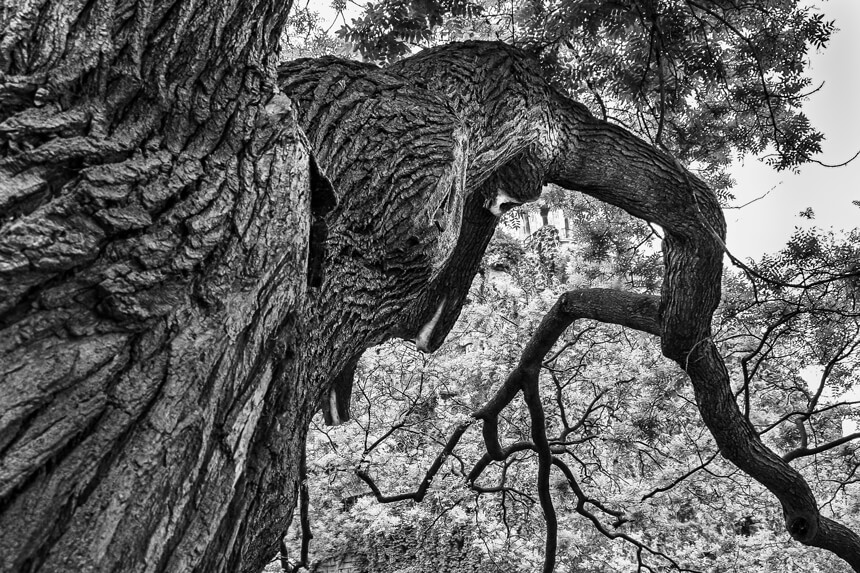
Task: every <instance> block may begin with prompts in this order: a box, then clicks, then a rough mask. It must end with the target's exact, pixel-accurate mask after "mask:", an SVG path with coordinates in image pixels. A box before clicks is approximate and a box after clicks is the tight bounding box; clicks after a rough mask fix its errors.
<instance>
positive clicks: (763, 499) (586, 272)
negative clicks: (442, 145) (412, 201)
mask: <svg viewBox="0 0 860 573" xmlns="http://www.w3.org/2000/svg"><path fill="white" fill-rule="evenodd" d="M605 215H607V216H608V215H609V214H605ZM615 216H616V217H617V218H618V219H621V218H622V217H623V216H622V215H620V214H617V213H616V214H615ZM628 222H630V221H628ZM616 223H617V224H618V223H622V221H620V220H616ZM646 229H647V227H646ZM641 232H642V233H645V230H642V231H641ZM542 236H546V237H553V236H555V233H554V230H553V229H546V228H544V229H543V230H542V232H541V233H540V234H539V235H538V238H540V237H542ZM585 236H587V233H586V234H585V235H583V237H585ZM814 237H816V240H817V241H820V244H821V246H822V247H823V248H821V249H819V250H817V251H815V252H816V253H818V255H809V254H807V256H804V257H798V256H796V255H797V251H796V248H795V246H794V245H795V243H802V242H804V241H806V242H809V241H811V240H812V239H811V238H810V237H809V235H804V234H800V233H799V234H798V235H797V236H796V237H795V239H794V240H793V241H792V243H790V244H789V245H788V246H787V247H786V249H785V250H783V251H782V252H781V253H778V254H776V255H773V256H771V257H766V258H765V259H764V260H763V261H762V262H760V263H759V264H757V265H756V269H757V271H756V272H758V273H759V274H761V276H764V274H762V273H765V272H767V273H770V275H773V276H777V275H778V276H780V277H782V278H785V279H787V278H791V279H792V280H800V279H799V277H801V276H802V277H805V278H806V279H810V278H813V280H814V277H813V275H812V274H811V271H810V268H811V267H812V266H813V259H815V257H816V256H817V257H826V258H825V259H821V258H819V259H815V260H816V261H817V263H815V264H816V265H817V267H816V268H818V269H819V272H823V270H824V269H825V268H826V269H829V271H830V273H831V274H829V275H828V276H829V277H830V278H831V279H832V280H830V281H828V282H826V283H819V284H817V285H815V284H811V283H808V284H806V286H805V288H794V287H784V286H779V285H778V284H776V283H774V282H773V281H772V279H769V278H764V279H762V278H755V277H754V278H753V279H752V280H750V279H749V278H747V277H745V276H744V275H743V274H737V273H735V274H731V275H729V276H728V277H727V278H726V281H725V285H724V291H725V297H724V302H723V305H722V307H721V309H720V312H719V313H718V315H717V317H716V318H717V328H718V330H717V334H716V336H717V338H718V341H719V344H720V347H721V349H722V350H723V352H724V353H725V355H726V356H727V360H728V366H729V367H730V369H731V370H732V377H733V380H734V382H735V389H736V392H737V396H738V400H739V403H742V404H746V406H745V411H746V412H747V415H748V416H749V417H750V418H751V419H752V420H753V422H754V424H755V426H756V428H757V430H758V431H760V432H761V433H762V435H763V436H764V438H765V440H766V441H767V442H768V443H769V445H770V446H771V447H773V448H774V449H775V450H776V451H778V452H780V453H781V454H783V455H786V456H795V457H794V460H795V461H794V464H795V466H796V467H798V468H799V469H801V471H802V472H803V473H804V475H805V477H806V478H807V479H808V480H809V482H810V483H811V484H812V485H813V487H814V488H815V490H816V493H817V494H818V495H819V496H820V499H822V501H823V503H824V504H825V508H824V511H825V513H826V514H827V515H830V516H833V517H837V518H839V519H841V520H844V521H846V522H847V523H848V524H849V525H855V526H856V525H858V524H857V523H856V517H854V516H856V515H857V509H858V507H860V489H858V482H860V477H858V474H857V471H858V468H860V452H858V447H857V444H856V438H857V437H858V436H857V435H855V434H853V433H852V430H850V422H851V421H852V420H857V419H858V413H860V409H858V403H860V396H857V394H856V392H857V390H856V387H857V384H858V382H860V377H858V374H860V364H858V353H857V347H858V345H860V307H858V305H857V300H856V299H857V295H858V289H857V286H856V285H855V284H854V280H855V278H854V277H851V276H845V275H844V274H838V278H834V277H837V273H840V272H841V269H840V267H839V261H842V262H843V263H847V262H848V261H849V260H851V259H852V255H851V253H856V249H857V248H858V244H860V241H858V236H857V235H856V233H853V234H849V235H848V236H847V237H843V238H841V239H837V238H834V237H830V236H826V235H821V234H817V233H816V234H814ZM634 241H638V238H637V233H631V234H630V243H628V244H626V245H616V246H615V247H614V248H613V249H607V250H606V251H604V252H603V255H602V257H603V258H602V260H603V263H604V265H603V268H604V269H608V268H621V267H618V266H614V263H618V262H619V256H618V254H619V253H621V254H623V253H626V252H628V249H630V248H631V247H632V246H635V242H634ZM546 243H547V241H542V240H534V239H533V240H531V241H527V242H526V243H525V244H522V243H519V242H518V241H517V240H515V239H513V238H511V237H510V236H508V235H504V234H503V235H501V236H500V237H497V238H496V239H495V240H494V243H493V244H492V246H491V248H490V250H489V251H488V254H487V257H486V259H485V260H486V263H487V264H486V266H485V268H484V272H483V274H482V275H481V276H479V277H478V278H477V279H476V281H475V284H474V285H473V288H472V293H471V297H470V303H469V304H468V305H467V306H466V307H465V309H464V311H463V315H462V316H461V319H460V321H459V322H458V324H457V326H456V327H455V329H454V331H453V332H452V334H451V336H450V338H449V340H448V342H447V343H446V344H445V346H443V348H442V349H441V350H440V351H439V352H438V353H436V354H435V355H433V356H427V355H423V354H419V353H417V352H415V351H414V350H412V349H411V348H410V347H409V345H407V344H404V343H392V344H387V345H385V346H382V347H377V348H375V349H373V350H371V351H369V352H368V353H367V354H366V355H365V357H364V359H363V360H362V363H361V365H360V371H359V374H358V379H357V390H356V393H355V396H354V398H353V401H354V404H355V407H354V413H355V418H356V419H355V421H354V422H352V423H351V424H349V425H347V426H344V427H339V428H334V429H325V428H321V427H320V428H317V433H315V434H313V436H312V438H311V442H310V444H311V445H310V448H311V450H310V451H311V452H312V453H311V455H310V459H312V460H314V461H313V462H312V464H311V475H310V483H311V484H312V490H313V492H314V497H313V500H314V501H313V509H314V512H313V513H314V515H315V532H316V537H317V539H320V540H321V541H319V542H318V544H317V545H316V546H315V547H314V550H315V552H316V553H315V556H316V557H315V559H317V560H324V559H326V558H329V557H333V556H342V555H344V554H355V555H359V556H361V558H362V559H363V560H364V562H366V563H369V562H371V561H372V562H373V563H375V565H373V566H372V567H370V568H369V569H368V570H373V571H402V570H408V571H416V572H417V571H424V570H425V569H426V568H424V569H422V568H420V566H419V565H418V563H419V562H423V560H425V559H426V560H427V563H443V562H446V563H447V561H446V560H448V559H450V555H451V551H452V549H451V547H452V545H451V544H452V541H451V540H452V539H453V540H455V541H454V542H453V543H454V545H455V546H456V545H457V544H458V543H462V544H465V547H467V548H469V549H468V551H467V553H468V554H469V555H471V556H472V559H473V560H474V559H480V562H481V563H482V564H483V565H482V567H483V570H486V571H507V570H511V569H510V568H513V570H521V571H522V570H529V571H531V570H537V569H538V568H539V564H540V559H541V555H540V550H539V544H537V543H535V540H536V539H539V538H540V537H541V536H542V535H543V534H544V524H543V515H542V514H541V512H540V508H539V506H538V504H537V499H536V498H537V494H536V490H535V473H534V471H535V454H534V453H533V452H531V451H530V450H528V449H526V450H523V451H521V452H519V453H517V454H514V455H512V456H510V457H509V458H508V459H506V460H505V461H503V462H499V463H492V464H490V466H489V467H487V468H486V469H485V470H484V472H483V473H482V475H481V476H480V477H479V478H478V479H476V480H474V481H470V480H469V478H468V477H467V476H469V473H470V472H471V471H472V469H473V467H474V466H475V464H476V463H477V462H478V460H480V459H481V456H482V455H483V442H482V440H481V437H480V434H479V432H478V431H477V428H471V429H470V430H469V431H467V433H466V434H465V436H464V438H463V440H462V441H461V442H460V444H459V445H458V446H457V448H456V449H455V451H454V452H453V455H452V456H451V458H449V460H448V461H447V462H446V464H445V466H444V468H443V469H442V470H441V471H440V472H439V474H438V475H437V476H436V479H435V480H434V481H433V483H432V486H431V488H430V490H429V494H428V496H427V499H426V500H425V501H424V503H423V504H415V503H414V502H411V501H404V502H400V503H397V504H393V505H379V504H377V503H376V502H375V500H374V498H373V496H372V495H371V494H370V492H369V489H368V488H367V486H366V484H365V483H364V482H362V481H361V480H359V479H358V478H357V477H356V476H355V474H354V471H355V470H356V469H360V470H362V471H365V472H367V473H368V474H370V475H372V476H373V478H374V479H375V481H376V484H377V485H378V487H379V488H380V489H381V490H382V492H383V493H384V494H386V495H391V494H394V493H400V492H406V491H411V490H414V489H415V487H416V486H417V484H418V483H419V482H420V481H421V480H422V478H423V477H424V472H425V471H426V469H427V468H428V467H429V466H430V464H431V462H432V460H433V459H434V457H435V456H436V455H437V454H438V452H439V451H440V450H441V449H442V447H443V445H444V443H445V441H446V439H447V436H448V435H449V434H450V432H451V431H452V428H454V427H455V426H456V425H457V424H458V423H462V422H463V421H464V420H468V417H469V414H470V413H471V412H473V411H474V410H475V409H477V408H478V407H480V406H481V405H482V404H483V402H484V401H486V400H487V398H488V397H489V396H491V393H492V391H493V390H494V388H495V387H497V386H498V384H499V383H500V382H501V380H503V379H504V377H505V376H506V375H507V373H508V372H509V371H510V370H511V369H512V368H513V367H514V366H515V364H516V361H517V360H518V357H519V354H520V352H521V351H522V346H523V345H524V344H525V341H526V340H527V339H528V336H529V335H530V333H531V332H532V331H533V330H534V329H535V328H536V326H537V322H538V320H539V317H541V316H542V315H543V314H544V313H545V312H546V310H547V309H548V308H549V306H550V305H551V304H552V302H554V300H555V298H556V296H557V295H558V294H559V293H560V292H562V291H563V290H565V289H568V288H571V287H574V286H578V287H581V286H589V285H591V286H595V285H601V284H603V283H604V281H605V280H607V278H606V276H604V275H601V274H592V273H591V271H592V270H593V269H594V261H593V260H588V257H580V256H578V253H581V252H583V249H585V250H586V251H588V250H589V249H591V248H592V247H591V246H589V241H588V240H585V241H574V242H573V243H569V244H567V245H564V246H562V247H561V248H560V249H558V250H557V254H556V258H555V261H548V260H547V255H546V253H547V249H546ZM549 243H550V244H554V242H553V241H552V240H550V241H549ZM636 252H637V254H636V255H634V256H630V257H629V258H630V259H634V262H633V263H630V262H627V263H624V265H626V267H625V268H627V269H628V271H627V272H626V274H625V277H626V278H625V279H624V280H627V281H631V282H632V283H633V284H640V285H642V284H644V282H643V281H641V280H640V277H638V276H636V273H635V272H634V271H632V270H630V269H633V268H640V265H641V263H642V261H641V260H639V259H644V260H649V259H650V258H651V257H652V256H653V252H650V251H649V250H648V249H647V248H645V247H643V246H641V245H640V246H639V250H638V251H636ZM824 253H833V256H832V257H831V256H830V255H824ZM839 253H842V254H844V255H845V256H844V257H842V258H840V256H839ZM622 258H623V257H622ZM853 260H856V257H854V259H853ZM607 261H613V264H609V265H607V264H606V262H607ZM553 266H554V267H555V270H554V272H553ZM641 266H642V267H644V268H647V267H648V265H641ZM814 276H820V275H814ZM610 280H612V279H610ZM810 285H811V286H810ZM656 286H657V285H654V287H652V288H655V287H656ZM640 289H641V290H642V291H643V292H648V291H649V290H650V289H648V288H646V287H640ZM541 386H542V396H543V402H544V408H545V410H546V412H547V433H548V435H550V436H551V437H552V436H556V437H557V438H556V439H555V441H553V442H552V443H553V444H554V448H555V449H556V452H557V455H558V456H559V457H561V458H563V459H565V460H566V461H567V462H568V463H569V465H570V468H571V471H572V472H573V473H574V474H575V477H576V479H577V482H578V484H579V487H581V488H582V490H583V491H584V492H585V493H586V494H587V495H588V496H589V497H590V498H592V499H593V500H594V503H592V504H587V505H586V506H585V508H584V509H586V510H587V511H588V512H589V513H590V514H591V516H592V517H593V518H594V520H596V521H594V520H592V518H591V517H588V516H587V515H584V514H583V513H581V512H578V510H579V509H582V508H579V507H578V504H577V497H576V496H575V495H574V494H573V492H572V490H571V488H570V484H569V483H568V481H567V480H566V479H565V477H564V475H563V474H562V473H561V472H559V471H556V472H554V474H553V480H552V482H551V483H552V495H553V497H554V499H555V502H556V507H557V508H558V510H559V562H558V566H557V570H559V571H577V572H580V571H584V572H595V573H596V572H603V571H630V570H633V569H634V568H635V567H636V566H637V564H639V563H644V564H645V565H648V566H651V567H654V568H655V570H664V569H667V570H671V569H672V568H673V567H674V565H673V563H674V564H676V565H677V567H678V568H681V569H684V568H688V569H689V570H698V571H761V572H773V573H776V572H784V571H797V572H800V571H813V570H819V571H834V572H837V571H847V570H848V569H847V568H846V566H845V565H844V564H843V563H841V562H840V561H839V560H838V559H836V558H835V557H833V556H831V555H829V554H826V553H823V552H815V551H810V550H809V549H808V548H803V547H800V546H798V545H796V544H794V543H793V542H791V540H790V539H789V538H788V536H787V535H786V534H785V533H784V530H783V526H782V516H781V515H780V514H779V511H778V510H777V509H776V508H774V507H773V504H772V502H771V500H770V499H769V497H768V496H767V494H766V492H764V490H763V489H762V488H761V486H759V485H758V484H756V483H755V482H754V481H753V480H751V479H750V478H749V477H748V476H746V475H745V474H743V473H742V472H739V471H737V469H735V468H734V467H733V466H731V465H730V464H728V463H726V462H725V461H724V460H722V458H721V457H720V456H719V455H718V452H717V450H716V447H715V445H714V443H713V440H712V438H711V437H710V434H709V433H708V431H707V429H706V428H705V427H704V426H703V424H702V422H701V420H700V418H699V414H698V411H697V409H696V406H695V404H694V397H693V393H692V390H691V388H690V387H689V385H688V383H687V380H686V377H685V376H684V375H683V374H682V373H681V372H679V371H678V369H677V367H676V366H674V365H673V364H671V363H669V362H668V361H667V360H665V359H664V358H663V357H662V356H661V355H660V352H659V348H658V345H657V344H656V341H655V340H654V339H653V338H652V337H650V336H647V335H643V334H641V333H637V332H635V331H631V330H628V329H622V328H620V327H616V326H606V325H600V324H598V323H584V324H581V325H579V326H577V327H575V328H573V329H571V331H569V332H567V333H566V334H565V336H564V338H563V339H562V340H560V341H559V343H558V345H557V346H556V348H555V349H554V351H553V352H552V353H551V354H550V357H549V359H548V360H546V361H545V363H544V367H543V373H542V378H541ZM501 424H502V427H501V432H502V435H503V436H504V441H505V442H506V443H509V444H513V443H519V442H523V441H525V440H528V439H529V433H530V420H529V415H528V412H527V411H526V409H525V407H524V406H523V405H522V404H519V405H518V406H517V407H516V408H512V409H508V410H506V411H505V414H504V417H503V420H502V421H501ZM595 525H599V527H595ZM416 528H418V529H420V530H421V531H422V535H421V536H420V539H416V537H415V530H416ZM600 528H602V529H603V531H601V529H600ZM607 534H608V535H607ZM294 535H295V533H294ZM612 535H625V536H627V537H628V540H627V541H618V540H612V539H610V537H609V536H612ZM369 539H372V540H375V541H368V540H369ZM458 539H459V541H456V540H458ZM377 543H378V544H380V545H382V546H389V545H390V546H393V547H400V548H402V549H401V550H399V551H398V552H396V554H397V555H399V558H391V559H390V560H389V561H386V563H385V565H381V564H379V561H378V559H380V558H379V557H378V556H377V553H378V552H379V551H380V550H378V549H374V550H370V549H368V546H370V547H376V545H377ZM637 544H639V545H637ZM418 553H420V554H421V556H422V557H421V558H420V559H417V560H416V557H415V555H417V554H418ZM386 555H389V556H390V555H392V553H391V552H390V551H389V552H388V553H386ZM373 560H377V561H373ZM473 565H474V562H473V561H468V560H463V561H462V563H460V565H459V568H458V567H457V566H453V565H446V567H449V566H450V567H453V568H451V569H450V570H452V571H471V570H472V569H471V567H472V566H473ZM427 570H429V569H427ZM446 570H448V569H446Z"/></svg>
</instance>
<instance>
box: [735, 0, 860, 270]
mask: <svg viewBox="0 0 860 573" xmlns="http://www.w3.org/2000/svg"><path fill="white" fill-rule="evenodd" d="M815 4H818V5H821V6H822V7H823V10H824V13H825V15H826V17H827V18H828V19H832V20H836V26H837V28H839V32H837V33H836V34H834V36H833V38H832V40H831V42H830V44H829V45H828V47H827V48H826V49H825V50H824V51H823V52H821V53H819V54H815V55H813V57H812V69H811V73H812V78H813V83H814V85H818V84H819V83H821V82H824V87H823V88H822V89H821V90H820V91H819V92H817V93H815V94H813V95H812V96H810V98H809V101H808V102H807V103H806V104H805V105H804V109H805V110H806V113H807V116H808V117H809V119H810V121H811V122H812V125H813V126H815V127H816V128H818V129H819V130H820V131H821V132H823V133H824V135H825V137H826V140H825V141H824V143H823V144H822V154H821V156H820V157H819V158H818V159H820V160H821V161H822V162H824V163H829V164H836V163H842V162H844V161H846V160H848V159H850V158H851V157H852V156H853V155H854V154H855V153H857V151H860V0H826V1H823V2H822V1H819V2H815ZM733 174H734V177H735V180H736V181H737V185H736V186H735V189H734V194H735V196H736V197H737V198H738V200H737V204H738V205H740V204H744V203H746V202H748V201H751V200H753V199H755V198H756V197H759V196H761V195H762V194H764V193H767V192H768V191H769V190H770V189H773V190H772V191H770V193H769V194H768V195H767V197H765V198H764V199H762V200H760V201H756V202H755V203H753V204H751V205H749V206H747V207H744V208H743V209H740V210H727V211H726V218H727V220H728V224H729V235H728V240H727V243H728V246H729V249H730V250H731V251H732V252H733V253H734V254H735V255H736V256H740V257H742V258H745V257H758V256H759V255H761V254H763V253H767V252H773V251H776V250H778V249H779V248H780V247H781V246H782V245H784V244H785V241H786V240H787V239H788V238H789V237H790V236H791V234H792V232H793V230H794V228H795V227H809V226H812V225H815V226H818V227H820V228H823V229H828V228H831V227H833V228H834V229H836V230H838V229H851V228H854V227H860V207H857V206H855V205H853V204H852V203H851V201H858V200H860V157H858V158H857V159H856V160H855V161H853V162H852V163H850V164H849V165H847V166H845V167H839V168H835V169H828V168H826V167H822V166H820V165H816V164H810V165H807V166H805V167H803V168H802V169H801V170H800V173H799V174H794V173H789V172H782V173H777V172H775V171H774V170H773V169H771V168H769V167H768V166H767V165H765V164H763V163H761V162H759V161H757V160H756V159H755V158H747V159H746V160H745V161H744V162H743V163H742V164H741V163H739V164H738V166H737V167H736V168H735V169H734V170H733ZM807 207H811V208H812V210H813V211H814V212H815V219H814V220H813V221H807V220H806V219H803V218H800V217H798V216H797V214H798V213H799V212H800V211H803V210H804V209H806V208H807Z"/></svg>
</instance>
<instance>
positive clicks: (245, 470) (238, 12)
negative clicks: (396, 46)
mask: <svg viewBox="0 0 860 573" xmlns="http://www.w3.org/2000/svg"><path fill="white" fill-rule="evenodd" d="M289 7H290V6H289V2H284V1H276V0H257V1H249V2H243V3H236V2H230V1H226V0H217V1H213V0H207V1H205V2H204V1H196V0H157V1H155V2H117V1H115V0H96V1H92V2H84V1H69V0H4V2H3V6H2V8H0V72H2V75H0V102H2V103H0V122H2V123H0V148H2V160H0V213H2V227H0V404H2V411H0V453H2V459H0V531H2V532H3V534H2V535H0V570H2V571H15V572H25V571H37V570H38V571H118V570H123V571H178V572H187V571H207V572H214V571H256V570H259V569H260V568H261V567H262V565H263V564H264V563H265V561H266V560H267V559H269V558H271V557H272V556H273V555H274V553H275V552H276V550H277V543H278V537H279V534H280V533H281V532H282V531H283V529H284V528H285V527H286V525H287V523H288V521H289V519H290V516H291V511H292V507H293V505H294V499H295V495H296V487H295V485H296V477H297V468H298V460H299V454H300V452H301V449H302V447H303V439H304V433H305V428H306V427H307V423H308V420H309V417H310V415H311V413H312V410H313V407H314V404H315V400H316V398H317V396H316V394H317V393H316V392H313V391H311V388H310V385H309V384H310V382H309V381H310V380H311V377H312V375H313V374H314V373H313V372H312V369H311V368H308V367H307V366H304V367H301V368H300V367H299V365H300V364H301V358H302V354H303V352H304V351H303V346H302V344H301V340H302V337H303V336H304V335H305V334H304V331H305V330H307V326H306V324H304V323H303V313H304V312H305V309H306V284H307V260H306V259H307V249H308V238H309V234H310V225H311V222H312V221H311V213H312V204H313V203H315V202H316V203H318V204H319V203H322V204H323V205H324V204H325V201H320V200H316V201H314V197H313V196H312V194H313V193H315V192H316V193H318V194H320V195H321V196H323V197H324V196H325V192H326V189H325V186H324V185H323V184H322V183H321V182H317V183H319V184H318V185H317V187H318V189H313V188H312V186H311V183H312V181H311V175H310V170H309V169H308V165H309V152H308V147H307V144H306V140H305V139H304V136H303V134H302V133H301V131H300V130H299V129H298V128H297V126H296V123H295V120H294V115H293V114H294V112H293V110H292V106H291V103H290V101H289V99H288V98H286V97H284V96H283V95H276V92H275V91H274V90H273V85H274V82H273V80H274V72H273V71H274V64H275V61H276V47H277V42H278V39H279V36H280V34H281V30H282V28H283V26H284V21H285V18H286V15H287V11H288V9H289Z"/></svg>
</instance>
